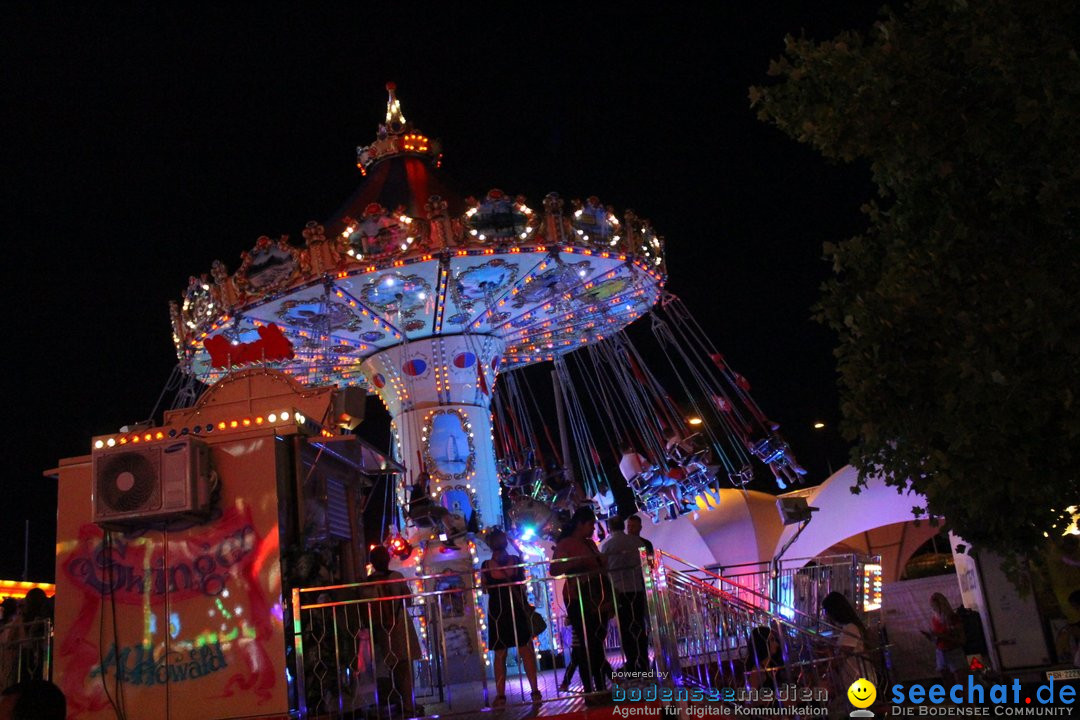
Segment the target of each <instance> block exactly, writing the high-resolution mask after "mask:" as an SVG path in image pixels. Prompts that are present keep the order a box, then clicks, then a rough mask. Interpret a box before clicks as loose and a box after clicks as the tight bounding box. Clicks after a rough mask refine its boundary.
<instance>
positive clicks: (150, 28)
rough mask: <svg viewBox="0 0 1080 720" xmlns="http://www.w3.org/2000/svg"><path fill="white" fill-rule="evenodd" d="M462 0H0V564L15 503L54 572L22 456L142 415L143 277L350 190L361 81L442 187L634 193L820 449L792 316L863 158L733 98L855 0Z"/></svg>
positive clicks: (719, 327)
mask: <svg viewBox="0 0 1080 720" xmlns="http://www.w3.org/2000/svg"><path fill="white" fill-rule="evenodd" d="M474 7H477V8H478V9H475V10H470V11H468V12H462V11H460V10H457V9H455V8H454V6H453V5H452V4H440V5H434V6H431V7H430V8H429V9H423V8H420V7H417V8H416V9H410V8H409V6H407V5H372V4H365V5H364V6H363V8H364V11H363V12H359V11H358V12H356V13H352V14H349V13H341V14H335V13H332V12H330V11H328V10H326V9H325V8H323V9H316V10H314V11H312V10H311V9H308V8H305V9H303V10H300V9H299V8H297V9H296V10H295V11H291V12H267V11H260V12H259V13H258V14H255V13H254V11H253V12H252V13H251V14H245V13H242V12H240V11H233V10H226V9H221V8H218V9H206V10H201V11H198V12H193V11H191V10H189V9H187V8H183V9H180V7H179V6H178V7H177V9H175V10H173V11H171V12H170V11H168V10H161V9H155V10H154V11H153V12H150V10H149V9H147V10H144V11H125V12H119V11H107V10H103V9H86V8H79V7H75V6H67V7H64V8H62V9H61V8H52V9H49V8H44V9H43V8H34V9H32V10H31V9H29V6H28V7H27V8H23V9H22V10H11V9H7V10H5V11H2V12H0V22H3V24H4V27H5V28H6V29H7V31H8V33H7V35H8V38H7V39H6V40H5V43H4V47H3V48H2V49H0V55H3V56H6V57H5V58H4V62H3V66H4V69H5V71H4V79H3V80H2V81H0V82H2V83H3V85H2V98H0V99H2V102H3V107H4V108H5V110H4V112H3V117H2V118H0V123H2V125H0V128H2V130H3V147H4V152H3V156H4V161H3V167H4V172H3V173H2V174H0V184H2V185H0V187H2V189H3V198H4V200H3V208H4V209H5V210H6V212H5V215H6V216H7V217H8V221H7V223H6V224H7V239H6V242H5V243H4V250H3V252H4V254H5V256H6V257H5V260H4V268H5V274H6V282H5V283H4V291H5V298H6V300H5V308H6V317H5V323H4V324H5V326H6V327H7V328H8V330H7V331H6V332H5V338H6V340H7V353H6V365H7V372H6V373H5V378H6V393H5V395H6V397H7V400H8V403H7V407H8V412H7V413H6V419H7V427H8V432H7V433H6V439H5V443H4V447H5V450H6V452H5V454H6V456H7V460H8V462H7V472H6V478H5V480H4V485H3V487H4V489H5V495H6V496H7V497H6V500H7V502H5V505H6V507H7V513H6V515H5V517H4V521H3V523H2V524H0V528H2V529H3V530H2V533H0V577H3V578H19V577H20V576H21V575H22V572H23V532H24V523H25V521H26V520H27V519H29V520H30V523H31V524H30V537H31V543H30V565H29V570H30V572H29V575H30V579H33V580H42V581H49V580H51V579H52V578H53V575H54V571H53V557H54V534H55V506H56V487H55V482H54V481H52V480H49V479H43V478H42V471H44V470H46V469H48V468H52V467H55V466H56V464H57V461H58V460H59V458H63V457H69V456H75V455H81V454H86V453H88V452H89V448H90V437H91V436H92V435H95V434H100V433H106V432H113V431H115V430H117V429H118V428H119V427H120V426H121V425H124V424H126V423H131V422H136V421H138V420H142V419H145V418H147V417H148V416H149V415H150V413H151V411H152V409H153V407H154V404H155V401H156V400H157V398H158V396H159V394H160V393H161V391H162V388H163V386H164V385H165V382H166V380H167V379H168V378H169V375H170V372H171V370H172V368H173V366H174V365H175V363H176V356H175V353H174V350H173V346H172V340H171V337H170V327H169V316H168V305H167V304H168V301H169V300H172V299H175V300H179V298H180V293H181V291H182V290H183V289H184V287H185V286H186V285H187V280H188V276H189V275H197V274H201V273H206V272H209V269H210V264H211V262H212V261H213V260H214V259H221V260H223V261H224V262H225V263H226V265H228V267H229V269H230V272H232V271H235V269H236V267H237V266H238V265H239V262H240V257H239V256H240V252H241V251H243V250H246V249H249V248H250V247H251V246H252V245H253V244H254V241H255V239H256V238H257V237H258V236H259V235H263V234H265V235H269V236H271V237H275V238H276V237H277V236H278V235H280V234H288V235H290V236H291V237H292V238H293V239H294V240H297V241H298V240H299V239H300V230H301V229H302V228H303V227H304V223H305V222H307V221H308V220H323V219H325V218H326V217H328V216H329V215H330V214H331V213H332V212H333V211H334V210H336V209H337V208H338V207H339V206H340V204H341V203H342V202H343V201H344V200H345V199H346V198H347V197H348V196H349V195H350V194H351V192H352V191H353V190H354V189H355V187H356V186H357V185H358V184H359V182H360V181H361V178H360V176H359V173H358V171H357V170H356V168H355V165H354V162H355V148H356V146H357V145H366V144H368V143H369V142H370V141H371V140H372V139H373V138H374V132H375V127H376V125H377V124H378V122H379V121H380V120H381V118H382V115H383V113H384V111H385V102H386V93H385V90H384V85H385V83H386V82H387V81H388V80H394V81H396V83H397V85H398V96H399V98H400V99H401V101H402V107H403V110H404V112H405V116H406V117H407V118H408V119H409V120H410V121H411V122H412V123H413V124H414V125H415V126H416V127H418V128H419V129H420V130H422V131H423V132H425V133H426V134H427V135H429V136H431V137H437V138H440V139H441V140H442V143H443V148H444V152H445V154H446V159H445V163H444V168H445V169H446V171H447V172H448V174H449V176H450V177H451V178H452V180H453V181H454V182H455V183H456V184H457V186H458V187H459V188H460V189H461V191H462V193H463V195H469V194H473V195H477V196H480V195H482V194H483V193H485V192H486V191H487V190H489V189H491V188H493V187H498V188H501V189H503V190H505V191H507V192H509V193H511V194H518V193H521V194H524V195H525V196H526V197H527V198H528V199H529V201H530V204H531V205H532V206H533V207H540V204H541V203H540V201H541V200H542V198H543V196H544V195H545V194H546V193H547V192H549V191H552V190H556V191H558V192H559V193H560V194H561V195H562V196H563V197H564V198H566V199H567V200H569V199H571V198H575V197H586V196H588V195H594V194H595V195H598V196H599V197H600V199H601V201H602V202H604V203H606V204H607V203H610V204H612V205H614V206H615V207H616V209H617V210H618V211H620V212H621V211H622V210H625V209H626V208H628V207H629V208H633V209H634V210H635V211H636V212H637V213H638V214H639V215H642V216H645V217H648V218H650V219H651V220H652V221H653V224H654V226H655V227H656V228H657V229H658V230H659V232H660V233H661V234H663V235H664V236H666V238H667V243H668V244H667V260H668V269H669V273H670V281H669V284H668V289H669V290H671V291H672V292H674V293H676V294H677V295H679V296H680V297H682V298H683V300H684V301H685V302H686V303H687V305H688V306H689V307H690V309H691V310H692V311H693V312H694V314H695V315H696V316H697V318H698V319H699V321H701V322H702V324H703V325H704V326H705V328H706V330H707V331H708V333H709V335H710V336H711V338H712V340H713V342H714V343H715V344H716V345H717V346H718V347H719V348H720V349H721V350H722V351H723V352H724V353H725V355H726V356H727V358H728V360H729V362H730V363H731V365H732V366H733V367H734V368H735V369H736V370H739V371H740V372H742V374H744V375H746V376H747V377H748V378H749V379H750V381H751V382H752V383H753V388H754V389H753V394H754V396H755V398H756V399H757V401H758V402H759V403H760V404H761V405H762V406H763V407H764V409H765V411H766V412H767V413H768V414H769V415H770V416H771V417H773V418H774V419H776V420H778V421H779V422H780V423H781V424H782V426H783V427H782V432H783V433H784V434H785V435H786V436H787V437H788V439H789V440H790V441H791V443H792V445H793V447H794V448H795V451H796V452H797V453H798V456H799V458H800V460H801V461H802V462H803V464H804V465H807V466H808V467H809V468H810V470H811V477H812V478H813V479H823V477H824V475H825V465H826V463H825V461H826V449H827V450H828V454H829V456H830V457H829V460H830V461H831V462H832V464H833V465H834V466H838V465H839V464H842V462H843V459H844V454H845V451H844V446H843V444H842V443H841V442H840V441H839V438H837V437H835V436H830V435H829V433H830V432H834V430H832V428H833V427H834V424H835V422H836V420H837V419H838V410H837V394H836V389H835V369H834V367H835V366H834V361H833V358H832V354H831V349H832V346H833V338H832V336H831V334H830V333H829V331H827V330H826V329H825V328H823V327H821V326H819V325H817V324H816V323H814V322H813V321H812V320H811V319H810V315H811V306H812V305H813V303H814V302H815V301H816V299H817V297H818V287H819V285H820V284H821V282H822V281H823V280H824V279H825V277H827V275H828V273H829V267H828V265H827V264H826V263H825V262H823V261H822V260H821V255H822V250H821V247H822V243H823V242H826V241H837V240H842V239H844V238H846V237H849V236H850V235H852V234H855V233H856V232H858V231H859V230H860V229H861V228H862V227H863V226H864V220H863V218H862V216H861V215H860V214H859V206H860V204H861V203H862V202H863V201H864V200H865V199H866V198H868V197H869V196H870V194H871V188H870V184H869V180H868V175H867V172H866V170H865V168H861V167H857V166H856V167H850V166H836V165H830V164H828V163H826V162H825V161H823V160H822V159H820V158H819V157H818V156H817V155H815V154H814V153H813V152H812V151H810V150H809V149H807V148H805V147H802V146H799V145H797V144H795V143H794V142H793V141H791V140H789V139H788V138H787V137H785V136H783V135H781V134H780V133H779V132H778V131H777V130H775V129H773V128H771V127H769V126H766V125H764V124H762V123H760V122H759V121H758V120H757V119H756V118H755V117H754V115H753V113H752V112H751V111H750V109H749V102H748V100H747V89H748V87H749V86H750V85H751V84H754V83H760V82H765V81H767V77H766V69H767V67H768V62H769V59H770V58H772V57H775V56H777V55H779V53H780V52H781V50H782V47H783V37H784V35H785V34H786V33H795V34H798V33H800V32H803V31H805V33H806V34H807V35H809V36H811V37H814V38H817V39H825V38H829V37H831V36H833V35H835V34H836V33H837V32H839V31H841V30H844V29H848V28H858V29H865V28H867V27H868V26H869V25H870V24H871V23H872V22H873V20H874V19H875V16H876V10H875V7H876V6H875V5H874V4H873V3H852V2H849V3H843V4H839V3H831V2H830V3H807V2H802V3H798V2H787V3H765V4H762V3H734V2H727V3H707V4H706V3H700V4H696V5H693V6H691V5H687V6H685V7H682V8H680V9H679V10H678V11H677V12H676V11H674V10H670V9H667V8H665V9H662V10H661V9H659V8H658V9H657V10H656V11H654V12H647V13H639V14H627V12H626V11H625V10H624V9H623V8H620V7H619V6H615V5H612V6H610V7H609V8H607V9H594V7H593V6H592V5H585V4H581V3H576V4H566V5H560V4H545V5H543V6H538V7H539V8H540V9H538V10H537V11H536V12H533V13H529V14H517V15H513V14H509V13H508V12H507V8H508V7H509V6H507V5H491V4H487V5H483V6H474ZM517 12H522V11H517ZM156 419H157V420H160V410H159V412H158V415H157V418H156ZM816 420H823V421H825V422H826V423H828V424H829V426H830V429H829V430H826V431H825V433H818V434H816V433H815V432H814V431H812V430H811V429H810V426H811V424H812V423H813V422H814V421H816ZM87 502H89V499H87Z"/></svg>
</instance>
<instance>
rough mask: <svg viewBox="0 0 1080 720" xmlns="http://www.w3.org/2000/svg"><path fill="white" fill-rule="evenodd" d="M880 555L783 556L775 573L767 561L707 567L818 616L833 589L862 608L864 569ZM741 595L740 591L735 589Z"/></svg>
mask: <svg viewBox="0 0 1080 720" xmlns="http://www.w3.org/2000/svg"><path fill="white" fill-rule="evenodd" d="M880 562H881V560H880V558H879V557H869V556H862V555H855V554H849V555H829V556H824V557H818V558H792V559H784V560H782V561H781V563H780V567H779V571H778V573H777V574H776V575H775V576H774V575H773V572H772V569H771V568H770V564H769V563H768V562H758V563H742V564H739V565H711V566H707V567H706V568H704V569H705V570H708V571H710V572H712V573H714V574H715V575H719V576H721V577H723V578H726V579H727V580H730V581H731V582H733V583H735V584H736V585H737V586H738V587H739V588H749V589H751V590H753V591H754V593H757V594H759V595H765V596H767V597H770V598H773V597H774V598H775V599H776V600H777V601H778V602H779V603H780V604H781V605H782V606H784V607H787V608H792V609H796V610H799V611H801V612H803V613H804V614H805V615H809V616H811V617H816V615H817V612H818V609H819V608H820V607H821V600H822V599H823V598H824V597H825V596H826V595H828V594H829V593H830V592H834V591H835V592H839V593H840V594H841V595H844V596H845V597H847V598H848V599H850V600H851V601H852V603H853V604H854V606H855V608H856V609H857V610H860V611H872V610H873V609H874V608H872V607H871V608H864V607H863V604H864V603H863V600H864V598H865V597H866V596H867V588H865V587H864V583H865V582H866V577H865V574H864V572H863V569H864V568H865V567H866V566H868V565H880ZM735 594H736V595H737V596H741V591H736V592H735Z"/></svg>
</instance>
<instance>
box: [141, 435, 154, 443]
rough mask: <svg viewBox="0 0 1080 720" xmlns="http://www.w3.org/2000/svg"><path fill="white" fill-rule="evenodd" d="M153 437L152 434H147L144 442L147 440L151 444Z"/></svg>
mask: <svg viewBox="0 0 1080 720" xmlns="http://www.w3.org/2000/svg"><path fill="white" fill-rule="evenodd" d="M152 437H153V435H151V434H150V433H146V437H144V438H143V440H145V441H146V442H150V439H151V438H152Z"/></svg>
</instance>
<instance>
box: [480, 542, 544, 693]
mask: <svg viewBox="0 0 1080 720" xmlns="http://www.w3.org/2000/svg"><path fill="white" fill-rule="evenodd" d="M487 541H488V545H489V546H490V547H491V559H490V560H485V561H484V562H483V564H482V565H481V566H480V583H481V586H482V587H483V589H484V591H485V592H486V593H487V594H488V648H490V649H491V650H494V651H495V701H494V702H493V703H492V705H493V706H494V707H497V708H498V707H502V706H503V705H505V704H506V654H507V651H508V650H509V649H510V648H512V647H516V648H517V649H518V657H520V658H521V664H522V665H523V666H525V677H527V678H528V679H529V687H531V688H532V695H531V698H532V700H533V702H539V701H540V700H541V699H542V698H543V696H542V695H541V694H540V690H539V689H538V688H537V684H536V655H535V654H534V653H533V649H532V639H533V637H534V636H533V632H532V623H531V622H530V617H531V615H532V613H533V609H532V607H531V606H529V604H528V603H527V602H526V601H525V586H524V585H522V584H520V583H523V582H525V568H523V567H521V563H522V561H521V558H520V557H518V556H517V555H511V554H510V553H509V552H507V547H508V545H509V542H508V541H507V538H506V533H504V532H503V531H502V530H498V529H496V530H492V531H491V533H490V534H489V535H488V540H487Z"/></svg>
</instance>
